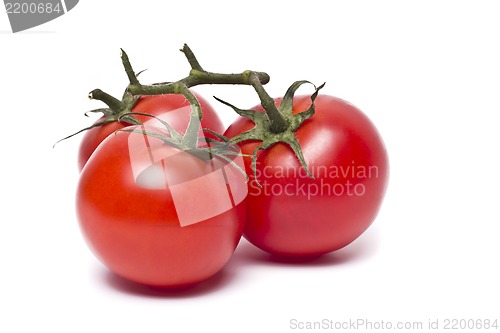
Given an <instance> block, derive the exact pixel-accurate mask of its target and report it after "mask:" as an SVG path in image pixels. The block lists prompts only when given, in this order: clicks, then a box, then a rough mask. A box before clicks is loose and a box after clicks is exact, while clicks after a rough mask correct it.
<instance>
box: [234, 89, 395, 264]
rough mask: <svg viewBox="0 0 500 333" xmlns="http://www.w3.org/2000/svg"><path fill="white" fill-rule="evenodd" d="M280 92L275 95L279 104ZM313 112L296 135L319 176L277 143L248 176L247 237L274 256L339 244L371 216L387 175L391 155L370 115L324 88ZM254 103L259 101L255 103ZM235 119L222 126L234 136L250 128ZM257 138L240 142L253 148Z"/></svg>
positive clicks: (304, 101)
mask: <svg viewBox="0 0 500 333" xmlns="http://www.w3.org/2000/svg"><path fill="white" fill-rule="evenodd" d="M281 101H282V98H277V99H275V102H276V104H277V105H279V104H280V103H281ZM310 104H311V99H310V97H309V96H296V97H295V98H294V99H293V113H294V114H297V113H299V112H302V111H304V110H306V109H307V108H309V106H310ZM315 105H316V112H315V114H314V116H313V117H312V118H310V119H308V120H306V121H305V122H304V123H303V124H302V126H301V127H299V129H298V130H297V131H296V133H295V135H296V137H297V139H298V141H299V143H300V145H301V147H302V152H303V155H304V157H305V161H306V163H307V165H308V168H309V170H310V171H311V173H312V175H313V176H314V179H312V178H310V177H308V175H307V173H306V171H305V169H304V168H303V167H302V166H301V164H300V162H299V161H298V159H297V157H296V156H295V155H294V153H293V151H292V149H291V148H290V147H289V146H288V145H285V144H283V143H277V144H275V145H273V146H271V147H270V148H269V149H267V150H264V151H260V152H259V154H258V159H257V168H256V176H257V178H258V181H259V183H260V184H261V186H262V187H259V186H257V183H256V182H255V178H254V173H253V171H252V169H251V158H249V157H245V166H246V170H247V173H248V176H249V177H250V183H249V194H248V197H247V207H248V209H247V222H246V226H245V231H244V237H245V238H246V239H247V240H249V241H250V242H251V243H253V244H254V245H256V246H257V247H259V248H261V249H262V250H265V251H268V252H270V253H272V254H275V255H282V256H315V255H320V254H324V253H328V252H331V251H334V250H337V249H340V248H342V247H344V246H346V245H348V244H349V243H351V242H352V241H354V240H355V239H356V238H357V237H359V236H360V235H361V234H362V233H363V232H364V231H365V230H366V229H367V228H368V227H369V226H370V224H371V223H372V222H373V220H374V219H375V217H376V215H377V213H378V211H379V208H380V206H381V203H382V199H383V197H384V194H385V190H386V185H387V181H388V157H387V153H386V149H385V147H384V144H383V142H382V139H381V137H380V135H379V133H378V132H377V129H376V128H375V126H374V125H373V124H372V122H371V121H370V120H369V119H368V118H367V117H366V116H365V115H364V114H363V113H362V112H361V111H360V110H359V109H357V108H356V107H354V106H353V105H351V104H349V103H347V102H345V101H343V100H341V99H338V98H335V97H332V96H326V95H318V97H317V98H316V100H315ZM254 109H256V110H262V108H261V107H260V106H259V107H256V108H254ZM253 126H254V124H253V123H252V122H251V121H250V120H248V119H247V118H243V117H240V118H238V119H237V120H236V121H235V122H234V123H233V124H232V125H231V126H230V127H229V128H228V129H227V131H226V132H225V135H226V136H228V137H234V136H235V135H237V134H240V133H243V132H245V131H248V130H250V129H252V128H253ZM258 144H259V142H257V141H253V142H252V141H244V142H242V143H240V147H241V150H242V153H243V154H249V155H251V154H252V152H253V151H254V149H255V147H256V146H257V145H258Z"/></svg>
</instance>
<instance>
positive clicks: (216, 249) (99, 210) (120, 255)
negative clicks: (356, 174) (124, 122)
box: [76, 131, 247, 287]
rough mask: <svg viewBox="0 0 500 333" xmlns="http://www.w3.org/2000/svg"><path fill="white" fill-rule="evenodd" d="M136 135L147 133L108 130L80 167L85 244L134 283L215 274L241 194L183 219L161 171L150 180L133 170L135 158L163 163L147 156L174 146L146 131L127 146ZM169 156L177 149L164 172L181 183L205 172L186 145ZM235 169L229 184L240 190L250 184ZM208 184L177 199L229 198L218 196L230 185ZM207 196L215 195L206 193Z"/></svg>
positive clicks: (169, 283)
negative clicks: (217, 208) (193, 219)
mask: <svg viewBox="0 0 500 333" xmlns="http://www.w3.org/2000/svg"><path fill="white" fill-rule="evenodd" d="M133 135H135V136H140V137H145V136H144V135H143V134H139V133H128V132H123V131H120V132H117V133H116V135H110V136H108V137H107V138H106V139H105V140H104V141H103V142H102V144H100V145H99V147H98V148H97V150H96V151H95V153H94V154H92V156H91V157H90V159H89V161H88V162H87V164H86V165H85V167H84V168H83V170H82V173H81V177H80V181H79V184H78V188H77V203H76V208H77V216H78V221H79V225H80V228H81V231H82V233H83V235H84V238H85V240H86V242H87V244H88V245H89V247H90V248H91V250H92V251H93V253H94V254H95V255H96V257H97V258H98V259H99V260H100V261H101V262H102V263H103V264H105V265H106V266H107V267H108V268H109V269H110V270H112V271H113V272H115V273H116V274H118V275H120V276H122V277H124V278H126V279H128V280H131V281H133V282H136V283H140V284H144V285H149V286H157V287H181V286H187V285H192V284H195V283H198V282H201V281H203V280H205V279H207V278H209V277H211V276H213V275H214V274H216V273H217V272H218V271H219V270H221V269H222V267H223V266H224V265H225V264H226V263H227V261H228V260H229V259H230V257H231V256H232V254H233V252H234V250H235V248H236V246H237V244H238V242H239V240H240V238H241V235H242V232H243V226H244V222H245V211H246V206H245V200H242V201H241V202H239V203H238V204H237V205H236V206H234V205H233V206H232V207H231V208H230V209H228V210H226V211H224V212H222V213H220V214H217V215H215V216H211V217H209V218H207V219H205V220H202V221H200V222H197V223H192V224H190V225H185V226H181V224H180V223H181V220H180V213H179V212H180V209H179V207H180V206H179V202H176V201H175V198H174V194H173V187H172V186H170V183H168V184H166V182H165V179H164V178H161V177H160V178H158V179H155V177H156V176H155V174H154V173H152V175H153V176H148V177H149V178H150V180H149V182H151V179H152V181H153V186H152V187H151V184H149V185H147V184H146V185H144V184H142V185H141V184H140V181H139V177H140V176H139V177H138V176H136V174H137V170H136V169H137V167H138V166H139V167H141V168H144V165H150V166H154V165H162V164H161V163H164V160H166V158H165V159H159V161H157V162H155V163H156V164H152V162H151V160H149V159H150V156H162V155H161V154H166V155H165V156H167V155H168V154H171V151H176V149H175V148H173V147H171V146H169V145H166V144H164V143H162V142H161V141H160V140H157V139H153V138H150V137H149V138H146V139H142V140H143V141H145V140H146V141H147V144H144V145H143V146H138V145H135V146H134V147H132V146H131V139H130V138H131V136H133ZM127 152H128V153H127ZM173 156H174V157H175V156H180V157H179V158H178V157H175V159H174V160H173V162H169V163H170V164H169V169H168V170H169V171H168V172H170V173H171V174H172V175H173V177H178V178H179V177H180V179H178V180H177V181H178V182H179V183H182V182H183V181H184V180H186V179H195V178H196V177H198V176H205V172H206V168H207V167H206V165H207V163H206V162H205V161H202V160H200V159H198V158H196V157H194V156H192V155H189V154H187V153H184V152H182V153H181V154H178V155H173ZM159 163H160V164H159ZM165 163H166V162H165ZM141 165H142V166H141ZM163 168H164V169H162V170H163V171H162V173H164V172H167V169H166V168H167V167H163ZM147 170H149V169H147V168H146V169H144V171H143V172H145V171H147ZM197 173H198V174H197ZM142 174H143V173H140V174H139V175H142ZM240 177H241V178H242V181H241V182H240V183H237V182H235V183H232V185H233V186H232V187H231V190H232V191H233V194H235V192H236V191H240V192H241V193H240V198H243V196H244V195H246V191H247V186H246V184H245V183H244V177H243V175H241V173H240ZM143 178H144V177H143ZM154 182H156V183H154ZM169 182H170V180H169ZM143 183H144V182H143ZM155 184H156V185H155ZM163 185H164V186H163ZM213 185H214V183H213V182H212V183H210V182H209V181H205V182H204V183H203V182H202V183H201V184H200V185H199V186H201V187H202V188H200V189H198V190H197V191H194V192H195V193H191V192H190V194H191V195H190V196H185V197H183V198H181V200H185V201H184V204H185V205H187V207H188V208H190V207H191V206H192V205H196V206H197V207H200V206H201V207H202V208H205V207H203V206H204V205H207V207H206V208H207V209H210V207H211V206H210V205H211V202H212V203H213V202H215V201H214V200H217V202H219V201H223V199H226V200H227V198H222V197H220V193H222V192H223V190H224V189H226V190H227V187H226V186H227V185H226V184H225V183H224V185H223V189H222V192H221V190H220V188H219V191H217V189H214V186H213ZM192 192H193V191H192ZM207 192H209V193H210V195H209V196H207V195H206V194H207ZM200 193H201V194H202V196H200V197H197V195H199V194H200ZM217 193H219V195H218V194H217ZM203 194H205V196H203ZM212 196H215V198H214V200H212V201H210V200H211V197H212ZM207 197H208V199H207ZM177 199H178V197H177ZM217 202H216V204H217ZM181 208H182V207H181Z"/></svg>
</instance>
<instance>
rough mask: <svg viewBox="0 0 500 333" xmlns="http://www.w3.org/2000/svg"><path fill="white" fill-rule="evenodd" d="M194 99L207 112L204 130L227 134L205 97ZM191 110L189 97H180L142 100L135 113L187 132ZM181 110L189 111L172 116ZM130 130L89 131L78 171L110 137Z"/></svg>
mask: <svg viewBox="0 0 500 333" xmlns="http://www.w3.org/2000/svg"><path fill="white" fill-rule="evenodd" d="M194 95H195V96H196V98H197V99H198V102H199V103H200V106H201V109H202V112H203V119H202V121H201V125H202V126H203V127H204V128H208V129H211V130H213V131H216V132H218V133H222V132H223V131H224V126H223V124H222V121H221V120H220V118H219V116H218V115H217V113H216V111H215V109H214V108H213V107H212V106H211V105H210V104H209V103H208V102H207V101H206V100H205V99H204V98H203V97H201V96H200V95H198V94H196V93H194ZM189 106H190V104H189V102H188V101H187V100H186V97H184V96H183V95H179V94H165V95H151V96H149V95H144V96H141V97H140V99H139V101H138V102H137V103H136V104H135V106H134V108H133V110H132V111H133V112H140V113H147V114H151V115H153V116H157V117H158V116H162V119H163V120H165V121H167V122H168V123H169V125H170V126H172V127H173V128H174V129H175V130H176V131H179V132H184V131H185V130H186V128H187V124H188V121H189V109H187V107H189ZM181 108H186V109H185V110H182V111H180V112H172V111H176V110H178V109H181ZM135 117H136V119H137V120H139V121H141V122H146V121H148V120H150V119H151V118H150V117H146V116H135ZM102 119H103V118H100V119H99V120H102ZM99 120H98V121H99ZM126 126H130V124H127V123H125V122H116V121H115V122H112V123H109V124H106V125H103V126H99V127H94V128H92V129H90V130H88V131H86V132H85V134H84V136H83V138H82V141H81V143H80V147H79V151H78V170H80V171H81V170H82V169H83V167H84V166H85V164H86V163H87V161H88V159H89V158H90V156H91V155H92V153H93V152H94V151H95V149H96V148H97V146H98V145H99V144H100V143H101V142H102V141H103V140H104V139H106V138H107V137H108V135H110V134H111V133H114V132H115V131H116V130H119V129H122V128H124V127H126Z"/></svg>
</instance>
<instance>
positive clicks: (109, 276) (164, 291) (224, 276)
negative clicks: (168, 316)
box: [102, 268, 234, 298]
mask: <svg viewBox="0 0 500 333" xmlns="http://www.w3.org/2000/svg"><path fill="white" fill-rule="evenodd" d="M103 271H104V272H103V273H102V275H103V276H102V280H103V281H104V283H105V284H106V285H107V286H109V287H111V288H112V289H114V290H116V291H119V292H122V293H125V294H129V295H133V296H140V297H158V298H162V297H164V298H190V297H198V296H203V295H205V294H209V293H212V292H216V291H218V290H220V289H222V288H224V287H225V286H226V285H227V284H229V283H230V282H231V280H233V277H234V276H233V275H234V274H233V273H232V272H228V271H226V270H225V269H222V270H221V271H219V272H218V273H217V274H215V275H214V276H212V277H211V278H209V279H208V280H206V281H203V282H200V283H198V284H195V285H191V286H185V287H177V288H162V287H153V286H146V285H141V284H138V283H134V282H131V281H129V280H126V279H124V278H122V277H121V276H119V275H116V274H115V273H113V272H112V271H110V270H108V269H106V268H103Z"/></svg>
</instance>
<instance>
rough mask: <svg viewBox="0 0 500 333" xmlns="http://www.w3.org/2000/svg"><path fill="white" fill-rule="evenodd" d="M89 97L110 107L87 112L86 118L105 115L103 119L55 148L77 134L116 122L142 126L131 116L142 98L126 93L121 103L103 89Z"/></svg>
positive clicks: (92, 92)
mask: <svg viewBox="0 0 500 333" xmlns="http://www.w3.org/2000/svg"><path fill="white" fill-rule="evenodd" d="M88 97H89V99H91V100H92V99H95V100H100V101H102V102H104V103H105V104H106V105H107V106H108V107H107V108H99V109H94V110H90V111H87V112H85V116H86V117H88V116H89V113H102V114H103V117H102V119H100V120H98V121H96V122H95V123H93V124H92V125H90V126H88V127H85V128H82V129H81V130H79V131H77V132H75V133H73V134H70V135H68V136H66V137H64V138H62V139H60V140H59V141H57V142H56V143H55V144H54V146H55V145H56V144H58V143H59V142H61V141H63V140H66V139H69V138H71V137H73V136H75V135H77V134H80V133H82V132H85V131H88V130H90V129H92V128H95V127H99V126H103V125H106V124H109V123H112V122H115V121H120V122H124V123H127V124H130V125H139V124H141V122H140V121H139V120H137V119H136V118H135V117H134V116H133V115H131V114H130V113H131V111H132V109H133V107H134V106H135V104H136V103H137V101H138V100H139V98H140V97H141V96H139V95H138V96H133V95H132V94H130V93H129V92H128V91H125V93H124V94H123V97H122V100H121V101H120V100H118V99H117V98H115V97H113V96H111V95H109V94H107V93H105V92H104V91H102V90H101V89H94V90H92V91H91V92H90V93H89V95H88Z"/></svg>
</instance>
